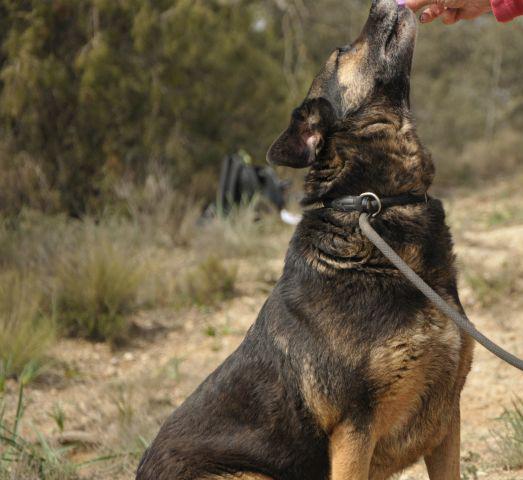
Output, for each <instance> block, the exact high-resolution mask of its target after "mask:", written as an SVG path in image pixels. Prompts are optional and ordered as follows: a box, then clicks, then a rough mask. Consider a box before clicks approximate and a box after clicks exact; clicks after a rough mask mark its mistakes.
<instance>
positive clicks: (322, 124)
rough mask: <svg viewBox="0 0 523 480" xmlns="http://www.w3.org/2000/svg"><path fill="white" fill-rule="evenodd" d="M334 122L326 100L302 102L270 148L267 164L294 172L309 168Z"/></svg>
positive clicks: (333, 114) (334, 116) (316, 99)
mask: <svg viewBox="0 0 523 480" xmlns="http://www.w3.org/2000/svg"><path fill="white" fill-rule="evenodd" d="M335 121H336V114H335V112H334V108H333V107H332V105H331V104H330V102H329V101H328V100H326V99H324V98H315V99H312V100H307V101H305V102H304V103H303V104H302V105H301V107H299V108H297V109H296V110H294V112H293V113H292V116H291V122H290V125H289V126H288V127H287V129H286V130H285V131H284V132H283V133H282V134H281V135H280V136H279V137H278V138H277V139H276V140H275V141H274V143H273V144H272V145H271V147H270V148H269V151H268V152H267V161H268V162H269V163H271V164H273V165H284V166H286V167H293V168H304V167H307V166H309V165H311V164H312V163H313V162H314V161H315V160H316V156H317V155H318V153H319V152H320V151H321V149H322V148H323V145H324V144H325V139H326V136H327V134H328V132H329V130H330V129H331V127H332V126H333V125H334V123H335Z"/></svg>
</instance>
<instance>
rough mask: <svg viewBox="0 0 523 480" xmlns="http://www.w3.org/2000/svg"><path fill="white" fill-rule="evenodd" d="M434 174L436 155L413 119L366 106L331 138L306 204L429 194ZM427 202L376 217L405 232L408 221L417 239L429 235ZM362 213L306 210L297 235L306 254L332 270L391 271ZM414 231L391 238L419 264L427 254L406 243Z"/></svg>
mask: <svg viewBox="0 0 523 480" xmlns="http://www.w3.org/2000/svg"><path fill="white" fill-rule="evenodd" d="M433 176H434V165H433V163H432V160H431V157H430V154H428V153H427V152H426V151H425V149H424V148H423V146H422V145H421V143H420V141H419V139H418V137H417V135H416V132H415V129H414V126H413V125H412V123H411V122H410V120H409V118H408V117H407V116H405V115H404V116H398V115H394V114H383V113H376V112H370V113H369V111H368V110H367V111H366V113H365V115H360V116H357V117H356V118H352V119H351V121H350V122H347V123H346V124H345V126H343V127H342V128H339V129H337V130H336V132H335V133H333V134H332V135H331V136H330V137H329V138H328V140H327V142H326V145H325V147H324V149H323V151H322V154H321V155H320V156H319V157H318V160H317V162H315V164H314V165H313V166H312V167H311V170H310V171H309V173H308V175H307V177H306V181H305V193H306V196H305V199H304V200H303V204H304V205H306V206H307V205H314V204H319V205H320V207H321V205H322V204H324V203H326V202H328V201H329V200H334V199H336V198H340V197H343V196H345V195H359V194H361V193H363V192H369V191H370V192H374V193H375V194H377V195H378V196H380V197H390V196H396V195H401V194H405V193H412V194H417V195H423V194H425V193H426V192H427V189H428V188H429V186H430V184H431V182H432V178H433ZM426 208H427V206H426V205H425V204H424V203H423V204H415V205H405V206H397V207H392V208H389V209H387V210H385V211H384V212H382V213H381V214H380V217H379V219H378V220H379V222H380V223H382V222H385V223H384V225H386V230H387V231H390V232H394V231H404V222H405V221H406V222H407V223H408V224H409V226H410V229H411V230H412V232H411V233H413V234H414V238H416V239H418V240H419V239H420V238H423V237H424V236H425V234H426V228H427V222H428V219H427V215H424V212H426ZM358 216H359V214H358V213H357V212H351V213H344V212H340V211H336V210H333V209H331V208H313V209H310V210H309V211H306V212H305V215H304V218H303V221H302V222H301V224H300V226H299V234H298V235H297V236H296V249H297V250H298V251H301V255H300V256H301V258H302V259H305V260H306V261H307V263H308V264H309V266H311V267H313V268H314V269H315V270H318V271H320V272H323V273H327V274H331V273H335V272H337V271H340V270H345V271H350V270H359V269H365V270H366V271H368V270H369V269H378V270H380V271H387V270H390V266H389V262H388V261H386V260H385V259H384V258H383V256H382V255H381V254H379V252H377V251H376V249H375V248H374V247H373V246H372V244H371V243H370V242H369V240H368V239H367V238H365V237H364V236H363V235H362V233H361V231H360V230H359V227H358ZM409 236H410V233H409V232H404V237H403V240H402V241H400V242H397V241H396V240H397V239H394V238H392V239H388V240H389V241H392V243H393V245H394V247H395V248H396V249H397V251H399V252H400V253H401V254H403V255H404V256H405V258H408V259H409V260H410V261H409V263H410V264H411V265H412V266H413V267H415V266H416V265H417V264H419V265H421V263H420V262H421V256H420V255H421V254H420V251H419V249H418V248H417V247H416V246H415V245H414V246H413V244H410V242H409V244H404V241H405V240H407V239H408V237H409ZM384 269H385V270H384ZM415 269H416V268H415Z"/></svg>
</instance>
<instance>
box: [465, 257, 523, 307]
mask: <svg viewBox="0 0 523 480" xmlns="http://www.w3.org/2000/svg"><path fill="white" fill-rule="evenodd" d="M521 271H522V270H521V265H520V262H519V261H514V262H511V263H508V262H505V263H503V264H502V265H501V266H500V267H499V268H498V269H496V270H495V269H492V268H489V269H486V268H484V267H483V266H482V265H477V264H476V265H469V266H467V269H466V271H465V280H466V282H467V283H468V284H469V286H470V287H471V289H472V290H473V292H474V296H475V297H476V300H477V301H478V302H479V304H480V305H481V306H482V307H483V308H490V307H493V306H496V305H499V304H500V303H502V301H503V299H504V298H513V297H514V296H515V295H516V294H519V293H520V292H521V291H523V284H522V278H521Z"/></svg>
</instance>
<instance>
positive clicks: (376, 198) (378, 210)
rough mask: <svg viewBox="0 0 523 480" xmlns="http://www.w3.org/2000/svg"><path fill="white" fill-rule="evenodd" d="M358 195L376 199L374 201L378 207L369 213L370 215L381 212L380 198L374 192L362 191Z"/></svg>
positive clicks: (373, 215)
mask: <svg viewBox="0 0 523 480" xmlns="http://www.w3.org/2000/svg"><path fill="white" fill-rule="evenodd" d="M360 197H363V198H365V197H371V198H373V199H374V200H376V202H378V209H377V210H376V211H375V212H374V213H373V214H371V217H375V216H376V215H378V213H380V212H381V200H380V197H378V196H377V195H376V194H375V193H373V192H364V193H362V194H361V195H360Z"/></svg>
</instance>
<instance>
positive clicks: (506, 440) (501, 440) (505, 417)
mask: <svg viewBox="0 0 523 480" xmlns="http://www.w3.org/2000/svg"><path fill="white" fill-rule="evenodd" d="M498 422H499V428H498V429H496V430H495V431H493V436H494V439H495V442H496V443H495V444H496V448H495V450H496V456H497V458H498V461H499V464H500V465H501V466H502V467H503V468H506V469H508V470H512V469H517V468H521V467H523V399H521V398H516V399H515V400H514V401H513V402H512V407H511V408H506V409H505V410H504V411H503V414H502V415H501V417H500V418H499V419H498Z"/></svg>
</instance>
